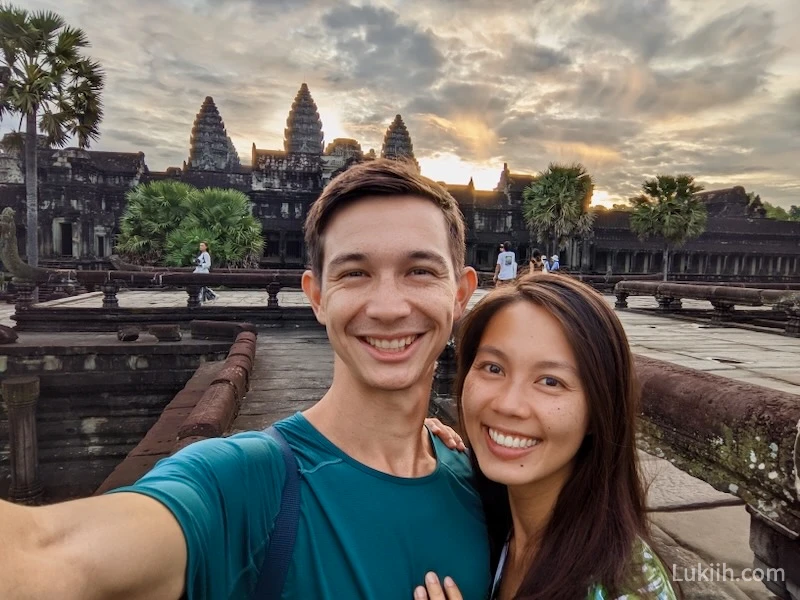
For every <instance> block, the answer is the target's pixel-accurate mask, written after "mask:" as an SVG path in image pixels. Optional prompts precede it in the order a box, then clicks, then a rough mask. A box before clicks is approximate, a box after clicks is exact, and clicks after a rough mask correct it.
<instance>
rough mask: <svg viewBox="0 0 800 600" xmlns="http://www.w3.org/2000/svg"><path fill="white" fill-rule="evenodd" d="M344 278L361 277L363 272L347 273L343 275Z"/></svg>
mask: <svg viewBox="0 0 800 600" xmlns="http://www.w3.org/2000/svg"><path fill="white" fill-rule="evenodd" d="M344 276H345V277H363V276H364V271H349V272H347V273H345V274H344Z"/></svg>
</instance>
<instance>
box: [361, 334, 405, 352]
mask: <svg viewBox="0 0 800 600" xmlns="http://www.w3.org/2000/svg"><path fill="white" fill-rule="evenodd" d="M365 339H366V340H367V343H368V344H369V345H370V346H373V347H374V348H378V349H379V350H389V351H390V352H402V351H403V350H405V348H406V346H408V345H409V344H411V343H412V342H413V341H414V340H415V339H417V336H416V335H409V336H408V337H404V338H399V339H395V340H382V339H379V338H372V337H368V338H365Z"/></svg>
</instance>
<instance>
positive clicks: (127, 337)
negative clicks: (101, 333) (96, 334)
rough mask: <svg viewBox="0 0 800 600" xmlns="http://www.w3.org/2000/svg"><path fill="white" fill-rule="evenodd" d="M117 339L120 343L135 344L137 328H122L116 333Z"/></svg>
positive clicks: (137, 336) (137, 335) (137, 333)
mask: <svg viewBox="0 0 800 600" xmlns="http://www.w3.org/2000/svg"><path fill="white" fill-rule="evenodd" d="M117 339H118V340H119V341H120V342H135V341H136V340H138V339H139V328H138V327H123V328H121V329H120V330H119V331H117Z"/></svg>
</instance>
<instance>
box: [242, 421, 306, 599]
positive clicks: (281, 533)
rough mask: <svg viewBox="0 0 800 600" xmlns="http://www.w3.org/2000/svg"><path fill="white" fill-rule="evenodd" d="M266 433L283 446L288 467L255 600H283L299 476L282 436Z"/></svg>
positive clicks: (294, 530) (272, 429) (297, 518)
mask: <svg viewBox="0 0 800 600" xmlns="http://www.w3.org/2000/svg"><path fill="white" fill-rule="evenodd" d="M265 433H266V434H267V435H269V436H270V437H272V438H273V439H275V440H277V442H278V443H279V444H280V446H281V453H282V454H283V462H284V463H285V465H286V478H285V480H284V483H283V494H282V495H281V508H280V511H279V512H278V517H277V518H276V519H275V527H274V528H273V530H272V535H270V536H269V547H268V548H267V555H266V556H265V557H264V564H263V566H262V567H261V573H259V576H258V583H257V584H256V591H255V594H254V595H253V600H280V597H281V592H282V591H283V586H284V583H285V582H286V575H287V573H288V572H289V563H290V562H291V560H292V551H293V550H294V540H295V538H296V537H297V525H298V523H299V521H300V473H299V472H298V468H297V461H296V460H295V458H294V453H293V452H292V449H291V448H290V447H289V444H287V443H286V440H285V439H284V437H283V436H282V435H281V433H280V432H279V431H278V430H277V429H275V427H274V426H273V427H270V428H269V429H267V430H266V431H265Z"/></svg>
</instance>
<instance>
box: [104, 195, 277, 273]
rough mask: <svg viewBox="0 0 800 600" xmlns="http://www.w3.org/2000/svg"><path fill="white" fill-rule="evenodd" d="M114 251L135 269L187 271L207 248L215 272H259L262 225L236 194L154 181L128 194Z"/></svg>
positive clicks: (262, 242)
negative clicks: (158, 266)
mask: <svg viewBox="0 0 800 600" xmlns="http://www.w3.org/2000/svg"><path fill="white" fill-rule="evenodd" d="M127 200H128V206H127V208H126V210H125V214H124V215H123V216H122V219H121V220H120V235H119V237H118V238H117V242H116V251H117V252H118V253H119V254H121V255H122V256H124V257H125V258H126V259H127V260H129V261H130V262H133V263H136V264H149V265H155V264H162V265H169V266H186V265H191V264H193V263H192V260H193V259H194V257H195V256H196V255H197V246H198V244H199V243H200V242H203V241H204V242H206V243H207V244H208V246H209V248H210V251H211V255H212V256H213V259H214V265H215V266H228V267H242V266H258V263H259V260H260V259H261V254H262V253H263V250H264V237H263V235H262V232H261V223H260V222H259V221H258V219H256V218H255V217H253V215H252V214H251V212H250V199H249V198H248V197H247V196H246V195H245V194H243V193H242V192H240V191H237V190H226V189H219V188H206V189H203V190H198V189H197V188H195V187H193V186H191V185H189V184H186V183H182V182H180V181H170V180H166V181H154V182H151V183H147V184H142V185H139V186H137V187H136V188H134V189H133V190H131V191H130V192H128V195H127Z"/></svg>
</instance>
